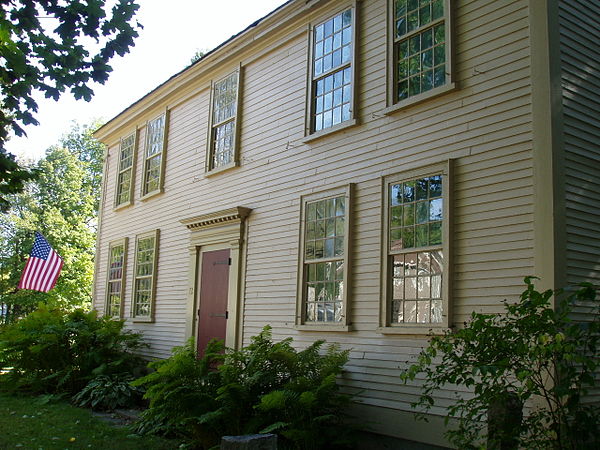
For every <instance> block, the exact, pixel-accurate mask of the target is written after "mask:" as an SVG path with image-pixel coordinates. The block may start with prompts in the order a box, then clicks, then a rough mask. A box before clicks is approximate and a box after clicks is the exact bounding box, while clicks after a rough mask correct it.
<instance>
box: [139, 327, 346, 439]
mask: <svg viewBox="0 0 600 450" xmlns="http://www.w3.org/2000/svg"><path fill="white" fill-rule="evenodd" d="M291 344H292V339H291V338H288V339H285V340H283V341H281V342H277V343H274V342H273V341H272V339H271V332H270V328H269V327H265V329H264V330H263V331H262V332H261V333H260V334H259V335H258V336H255V337H253V338H252V341H251V344H250V345H248V346H247V347H245V348H242V349H240V350H237V351H231V350H230V351H228V352H227V353H226V354H225V355H222V354H221V353H219V352H220V351H221V350H222V348H223V347H222V344H219V343H217V342H212V343H211V344H210V345H209V347H208V348H207V350H206V352H205V356H204V357H203V358H201V359H200V360H197V359H196V356H195V351H194V345H193V343H192V342H190V343H188V345H187V346H186V347H183V348H180V349H178V350H176V351H175V353H174V355H173V356H172V357H171V358H169V359H168V360H166V361H161V362H157V363H152V367H154V368H155V369H156V372H154V373H151V374H150V375H147V376H146V377H144V378H142V379H140V380H137V381H136V382H134V383H135V384H136V385H138V386H144V387H145V388H146V389H147V392H146V398H148V399H150V408H149V409H148V410H147V411H146V412H145V413H144V414H143V417H142V420H141V422H140V423H139V424H138V427H137V431H140V432H144V431H146V432H147V431H159V432H162V433H173V434H176V435H179V436H182V437H184V438H187V439H188V440H190V441H192V442H193V443H194V445H197V446H200V447H201V448H211V447H212V446H214V445H216V444H218V442H219V438H220V437H221V436H223V435H240V434H253V433H259V432H261V433H266V432H275V433H278V434H279V436H280V438H281V441H280V444H281V446H282V448H285V447H288V448H298V449H304V448H305V449H318V448H335V447H343V446H346V445H347V444H348V442H349V440H348V435H349V432H350V431H351V430H350V428H348V426H346V425H344V424H342V420H343V418H344V414H343V407H344V406H346V405H347V404H348V403H349V402H350V397H349V396H347V395H344V394H342V393H340V392H339V387H338V385H337V384H336V382H335V378H336V376H337V375H339V374H340V373H341V372H342V366H343V365H344V364H345V363H346V361H347V359H348V352H347V351H339V349H338V348H337V347H335V346H330V347H329V349H328V351H327V352H326V353H325V354H320V349H321V347H322V346H323V341H318V342H315V343H314V344H313V345H311V346H310V347H308V348H307V349H305V350H303V351H296V350H295V349H294V348H293V347H292V345H291ZM218 363H220V365H218V367H217V364H218Z"/></svg>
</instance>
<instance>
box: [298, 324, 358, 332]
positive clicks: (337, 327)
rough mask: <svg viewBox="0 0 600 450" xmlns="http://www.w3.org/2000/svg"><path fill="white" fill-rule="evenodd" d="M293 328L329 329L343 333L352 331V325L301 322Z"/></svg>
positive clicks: (306, 329)
mask: <svg viewBox="0 0 600 450" xmlns="http://www.w3.org/2000/svg"><path fill="white" fill-rule="evenodd" d="M294 328H295V329H296V330H298V331H329V332H334V333H335V332H338V333H345V332H348V331H352V327H351V326H350V325H326V324H303V325H296V326H295V327H294Z"/></svg>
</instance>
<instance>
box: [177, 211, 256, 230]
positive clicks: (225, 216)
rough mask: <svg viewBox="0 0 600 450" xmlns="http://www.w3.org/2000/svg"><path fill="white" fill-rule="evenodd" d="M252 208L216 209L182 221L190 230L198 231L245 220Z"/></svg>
mask: <svg viewBox="0 0 600 450" xmlns="http://www.w3.org/2000/svg"><path fill="white" fill-rule="evenodd" d="M251 211H252V209H250V208H244V207H243V206H236V207H234V208H229V209H224V210H221V211H215V212H212V213H208V214H202V215H200V216H195V217H190V218H189V219H184V220H182V221H181V223H182V224H183V225H185V226H186V227H187V228H188V229H189V230H192V231H196V230H199V229H202V228H208V227H214V226H221V225H227V224H229V223H236V222H243V221H244V220H245V219H246V217H248V215H249V214H250V212H251Z"/></svg>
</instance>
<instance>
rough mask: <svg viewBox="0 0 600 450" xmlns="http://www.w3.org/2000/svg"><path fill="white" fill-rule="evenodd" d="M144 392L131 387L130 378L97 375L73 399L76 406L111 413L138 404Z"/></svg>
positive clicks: (121, 375)
mask: <svg viewBox="0 0 600 450" xmlns="http://www.w3.org/2000/svg"><path fill="white" fill-rule="evenodd" d="M143 395H144V392H143V391H142V390H141V389H139V388H137V387H135V386H132V385H131V376H128V375H127V374H120V375H99V376H97V377H96V378H94V379H93V380H92V381H90V382H89V383H88V384H87V385H86V386H85V387H84V388H83V389H82V390H81V391H80V392H79V393H78V394H77V395H76V396H75V397H73V403H74V404H75V405H76V406H81V407H84V408H86V407H87V408H92V409H96V410H108V411H112V410H114V409H117V408H129V407H132V406H135V405H137V404H139V402H140V400H141V399H142V396H143Z"/></svg>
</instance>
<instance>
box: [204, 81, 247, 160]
mask: <svg viewBox="0 0 600 450" xmlns="http://www.w3.org/2000/svg"><path fill="white" fill-rule="evenodd" d="M239 78H240V73H239V72H238V71H236V72H233V73H232V74H230V75H228V76H227V77H225V78H224V79H222V80H220V81H217V82H216V83H214V84H213V91H212V116H211V130H210V144H209V147H210V150H209V154H208V164H207V170H209V171H210V170H213V169H218V168H221V167H228V166H229V165H231V164H233V163H235V159H236V158H235V146H236V121H237V120H236V118H237V111H238V90H239Z"/></svg>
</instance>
